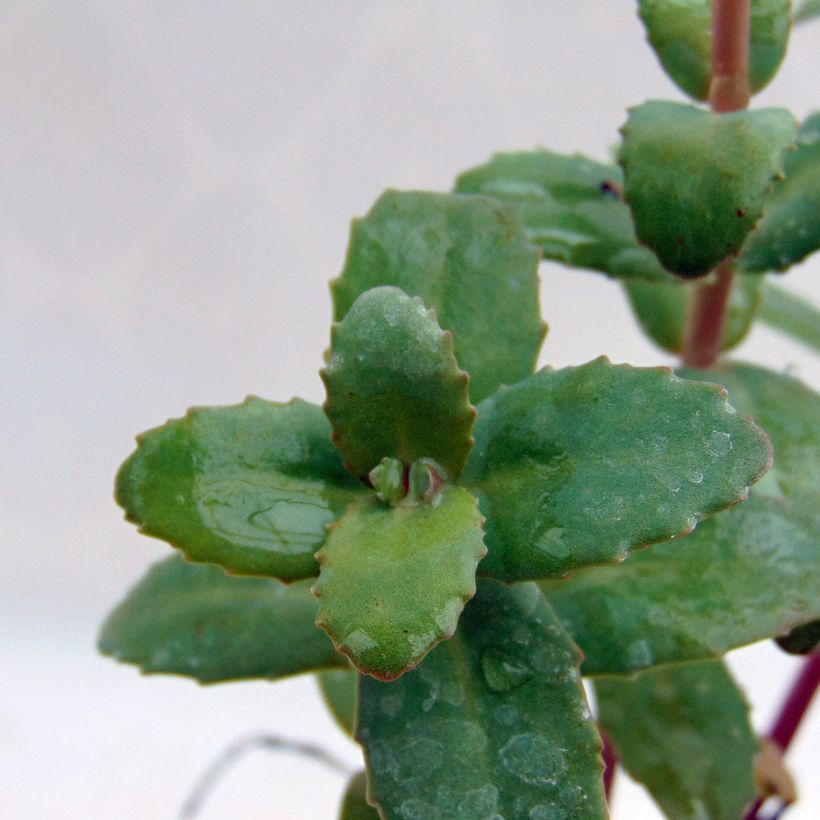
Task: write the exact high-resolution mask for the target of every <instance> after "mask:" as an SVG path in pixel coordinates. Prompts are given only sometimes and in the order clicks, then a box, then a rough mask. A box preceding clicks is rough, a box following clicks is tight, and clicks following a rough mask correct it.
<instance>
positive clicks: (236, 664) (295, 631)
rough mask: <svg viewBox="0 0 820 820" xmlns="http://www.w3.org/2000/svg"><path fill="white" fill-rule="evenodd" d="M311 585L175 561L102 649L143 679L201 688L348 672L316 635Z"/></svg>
mask: <svg viewBox="0 0 820 820" xmlns="http://www.w3.org/2000/svg"><path fill="white" fill-rule="evenodd" d="M316 610H317V604H316V600H315V599H314V598H313V596H312V595H311V594H310V589H309V586H308V584H307V583H306V582H298V583H294V584H290V585H286V584H283V583H281V582H279V581H274V580H271V579H268V578H237V577H232V576H230V575H227V574H226V573H225V571H224V570H222V569H221V568H219V567H215V566H209V565H205V564H190V563H188V562H187V561H185V560H183V558H182V557H181V556H178V555H174V556H172V557H171V558H167V559H166V560H165V561H161V562H159V563H158V564H156V565H154V566H153V567H152V568H151V569H150V570H149V572H148V574H147V575H146V576H145V578H143V580H142V581H140V582H139V583H138V584H137V586H135V587H134V588H133V589H132V590H131V592H130V593H129V594H128V597H127V598H126V599H125V600H124V601H123V602H122V603H121V604H120V605H119V606H117V607H116V609H114V611H113V612H112V613H111V614H110V615H109V616H108V618H107V620H106V621H105V624H104V625H103V627H102V631H101V633H100V639H99V648H100V651H101V652H102V653H103V654H105V655H110V656H111V657H113V658H115V659H117V660H120V661H124V662H126V663H133V664H136V665H137V666H139V668H140V669H141V670H142V671H143V672H145V673H166V674H172V675H185V676H186V677H190V678H194V679H196V680H198V681H200V682H201V683H218V682H220V681H230V680H242V679H245V678H281V677H285V676H287V675H295V674H298V673H300V672H310V671H313V670H315V669H324V668H327V667H334V666H346V661H345V659H344V658H343V657H342V656H341V655H339V654H338V653H337V652H335V651H334V649H333V644H332V643H331V642H330V641H329V640H328V639H327V636H326V635H324V634H323V633H322V632H321V631H320V630H318V629H316V627H315V625H314V619H315V618H316Z"/></svg>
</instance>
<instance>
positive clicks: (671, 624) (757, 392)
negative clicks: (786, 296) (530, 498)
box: [491, 364, 820, 675]
mask: <svg viewBox="0 0 820 820" xmlns="http://www.w3.org/2000/svg"><path fill="white" fill-rule="evenodd" d="M683 372H684V373H685V374H686V375H687V376H688V377H690V378H691V377H696V378H700V379H704V380H712V381H720V382H721V383H722V384H724V385H725V386H726V387H727V388H728V390H729V395H730V398H731V400H732V402H733V403H735V404H736V405H737V407H738V408H739V409H740V410H741V411H742V412H747V413H751V414H752V415H753V416H754V418H755V419H756V420H757V421H759V423H760V424H761V425H762V426H763V427H764V428H765V429H766V430H767V432H768V434H769V435H770V436H771V440H772V444H773V446H774V452H775V466H774V467H772V469H771V470H770V471H769V472H768V473H767V475H766V476H764V477H763V479H762V481H761V482H759V484H758V485H757V486H756V487H755V488H754V489H753V491H752V495H751V497H750V498H749V499H748V500H747V501H744V502H743V503H742V504H740V505H739V506H737V507H735V508H734V509H731V510H726V511H725V512H722V513H720V514H719V515H716V516H714V517H713V518H710V519H709V520H708V521H704V522H703V523H702V524H700V525H699V526H698V528H697V529H696V530H695V531H694V532H693V533H690V534H689V535H687V536H686V537H685V538H683V539H681V540H680V541H679V542H678V541H676V542H674V543H669V544H659V545H657V546H655V547H652V549H650V550H646V551H645V552H641V553H637V554H635V555H633V556H631V557H630V558H629V560H628V561H626V562H625V563H624V564H622V565H621V566H619V567H593V568H589V569H585V570H581V571H579V572H577V573H576V574H574V575H573V576H571V577H570V578H569V579H566V580H563V581H557V582H545V583H543V584H542V588H543V589H544V591H545V593H546V594H547V596H548V598H549V600H550V603H552V605H553V606H554V607H555V609H556V611H557V613H558V615H559V617H560V618H561V621H562V622H563V624H564V626H565V627H566V628H567V630H568V631H569V633H570V634H571V635H572V636H573V638H574V639H575V641H576V642H577V643H578V645H579V646H580V647H581V649H583V651H584V665H583V671H584V673H585V674H588V675H629V674H631V673H633V672H635V671H638V670H641V669H645V668H647V667H650V666H653V665H656V664H665V663H674V662H678V661H685V660H697V659H703V658H711V657H719V656H721V655H723V654H724V653H725V652H727V651H729V650H730V649H734V648H736V647H738V646H743V645H744V644H747V643H751V642H753V641H758V640H761V639H763V638H768V637H772V636H775V635H781V634H785V633H786V632H788V631H789V630H790V629H791V628H792V627H795V626H798V625H800V624H803V623H806V622H808V621H811V620H813V619H815V618H820V544H818V539H817V533H818V531H820V458H818V452H819V451H820V449H819V448H820V397H818V396H817V395H816V394H815V393H813V392H812V391H811V390H810V389H809V388H807V387H806V386H805V385H802V384H801V383H800V382H798V381H797V380H796V379H793V378H790V377H789V376H785V375H781V374H778V373H773V372H771V371H767V370H765V369H763V368H759V367H753V366H749V365H737V364H728V365H724V366H722V367H719V368H716V369H714V370H711V371H709V372H704V373H700V372H697V371H692V370H687V371H683ZM491 550H492V547H491ZM491 554H492V553H491Z"/></svg>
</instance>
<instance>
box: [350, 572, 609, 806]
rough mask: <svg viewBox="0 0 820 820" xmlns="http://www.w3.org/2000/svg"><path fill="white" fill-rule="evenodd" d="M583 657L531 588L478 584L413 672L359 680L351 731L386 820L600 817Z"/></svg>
mask: <svg viewBox="0 0 820 820" xmlns="http://www.w3.org/2000/svg"><path fill="white" fill-rule="evenodd" d="M579 658H580V655H579V653H578V650H577V648H576V647H575V645H574V644H573V643H572V641H571V640H570V639H569V637H568V635H567V634H566V632H564V630H563V629H562V628H561V627H560V625H559V624H558V622H557V620H556V618H555V615H554V613H553V612H552V610H551V609H550V607H549V605H548V604H547V603H546V601H545V600H544V598H543V596H542V595H541V594H540V593H539V592H538V589H537V587H536V586H535V585H534V584H519V585H516V586H513V587H508V586H506V585H504V584H500V583H498V582H495V581H482V582H480V584H479V590H478V594H477V595H476V597H475V598H474V599H473V600H472V601H471V602H470V603H469V604H468V605H467V607H466V608H465V610H464V613H463V615H462V617H461V621H460V622H459V626H458V631H457V632H456V634H455V636H454V637H453V638H452V639H451V640H449V641H448V642H447V643H446V644H442V645H441V646H439V647H437V648H436V649H435V650H433V651H432V652H431V653H430V654H429V655H428V656H427V657H426V658H425V660H424V661H423V662H422V664H421V665H420V666H419V667H418V668H416V669H414V670H412V671H411V672H408V673H407V674H406V675H404V676H402V677H401V678H400V679H399V680H398V681H395V682H394V683H389V684H386V683H381V682H379V681H375V680H373V679H370V678H362V680H361V683H360V687H359V698H360V700H359V715H358V720H357V730H356V733H357V737H358V739H359V741H360V742H361V744H362V745H363V747H364V753H365V760H366V762H367V770H368V776H369V780H370V791H369V794H370V798H371V801H372V802H374V803H376V804H377V805H378V806H379V807H380V810H381V812H382V816H384V817H442V818H444V817H446V818H448V820H474V818H477V817H491V816H492V817H510V818H513V817H529V818H533V820H537V818H553V817H567V818H570V817H583V818H588V820H596V819H597V818H605V817H607V811H606V801H605V798H604V794H603V781H602V772H603V764H602V762H601V757H600V748H601V744H600V739H599V737H598V734H597V731H596V729H595V725H594V723H593V721H592V720H591V717H590V713H589V709H588V707H587V703H586V698H585V695H584V690H583V688H582V686H581V682H580V679H579V676H578V661H579Z"/></svg>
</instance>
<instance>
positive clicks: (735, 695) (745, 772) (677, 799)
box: [595, 661, 758, 820]
mask: <svg viewBox="0 0 820 820" xmlns="http://www.w3.org/2000/svg"><path fill="white" fill-rule="evenodd" d="M595 701H596V703H597V704H598V719H599V721H600V723H601V725H602V726H603V728H604V731H605V732H606V733H607V735H608V737H609V739H610V740H611V741H612V744H613V746H614V747H615V748H616V750H617V752H618V757H619V759H620V762H621V764H622V765H623V766H624V768H625V769H626V770H627V771H628V772H629V774H630V775H631V776H632V777H633V778H634V779H635V780H637V781H638V782H639V783H643V784H644V786H646V787H647V789H649V791H650V793H651V794H652V797H654V798H655V800H656V801H657V803H658V805H659V806H660V807H661V809H662V810H663V813H664V815H665V816H666V817H669V818H672V820H691V818H694V817H709V818H711V820H737V818H739V817H742V816H743V810H744V808H745V807H746V805H747V804H748V803H750V802H751V801H752V799H753V798H754V797H755V782H754V763H753V761H754V757H755V755H756V754H757V751H758V748H757V739H756V738H755V734H754V731H753V730H752V727H751V726H750V724H749V706H748V704H747V703H746V700H745V699H744V697H743V694H742V693H741V691H740V690H739V689H738V687H737V684H736V683H735V682H734V681H733V680H732V677H731V675H730V674H729V671H728V670H727V669H726V667H725V666H724V665H723V664H722V663H720V662H718V661H706V662H703V663H687V664H679V665H677V666H667V667H664V668H661V669H653V670H650V671H647V672H643V673H642V674H640V675H638V676H637V677H635V678H633V679H630V680H625V679H620V680H619V679H616V678H598V679H597V680H596V681H595Z"/></svg>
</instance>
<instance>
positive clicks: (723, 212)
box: [619, 100, 796, 277]
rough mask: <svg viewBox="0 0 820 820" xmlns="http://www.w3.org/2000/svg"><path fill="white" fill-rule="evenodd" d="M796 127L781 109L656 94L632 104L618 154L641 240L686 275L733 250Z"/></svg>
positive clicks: (756, 213) (754, 217)
mask: <svg viewBox="0 0 820 820" xmlns="http://www.w3.org/2000/svg"><path fill="white" fill-rule="evenodd" d="M795 130H796V126H795V122H794V119H793V118H792V116H791V114H789V113H788V111H785V110H783V109H779V108H763V109H759V110H757V111H738V112H735V113H732V114H715V113H713V112H711V111H704V110H702V109H700V108H697V107H695V106H691V105H681V104H679V103H673V102H664V101H659V100H653V101H650V102H646V103H643V105H639V106H638V107H637V108H633V109H631V110H630V113H629V119H628V120H627V122H626V125H625V126H624V127H623V129H622V133H623V135H624V141H623V145H622V148H621V153H620V158H619V160H620V163H621V165H622V166H623V169H624V197H625V199H626V201H627V202H628V203H629V207H630V208H631V210H632V216H633V217H634V219H635V232H636V234H637V236H638V239H639V240H640V241H641V242H643V243H645V244H646V245H648V246H649V247H650V248H652V250H654V251H655V253H656V254H657V255H658V258H659V259H660V261H661V263H662V264H663V265H664V267H666V268H667V269H668V270H670V271H673V272H674V273H677V274H680V275H681V276H686V277H695V276H702V275H703V274H706V273H708V272H709V271H710V270H712V269H713V268H714V267H715V266H716V265H717V264H718V262H720V261H721V260H722V259H724V258H725V257H726V256H729V255H730V254H736V253H737V252H738V251H739V250H740V248H741V246H742V245H743V242H744V240H745V239H746V235H747V234H748V233H749V231H750V230H751V229H752V228H753V227H754V225H755V224H756V223H757V221H758V220H759V219H760V217H761V215H762V213H763V207H764V203H765V200H766V196H767V195H768V193H769V191H770V190H771V188H772V184H773V182H774V180H775V178H776V177H778V176H779V175H780V174H781V172H782V166H783V154H784V152H785V151H786V150H787V149H788V148H789V147H790V146H791V145H792V143H793V142H794V138H795Z"/></svg>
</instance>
